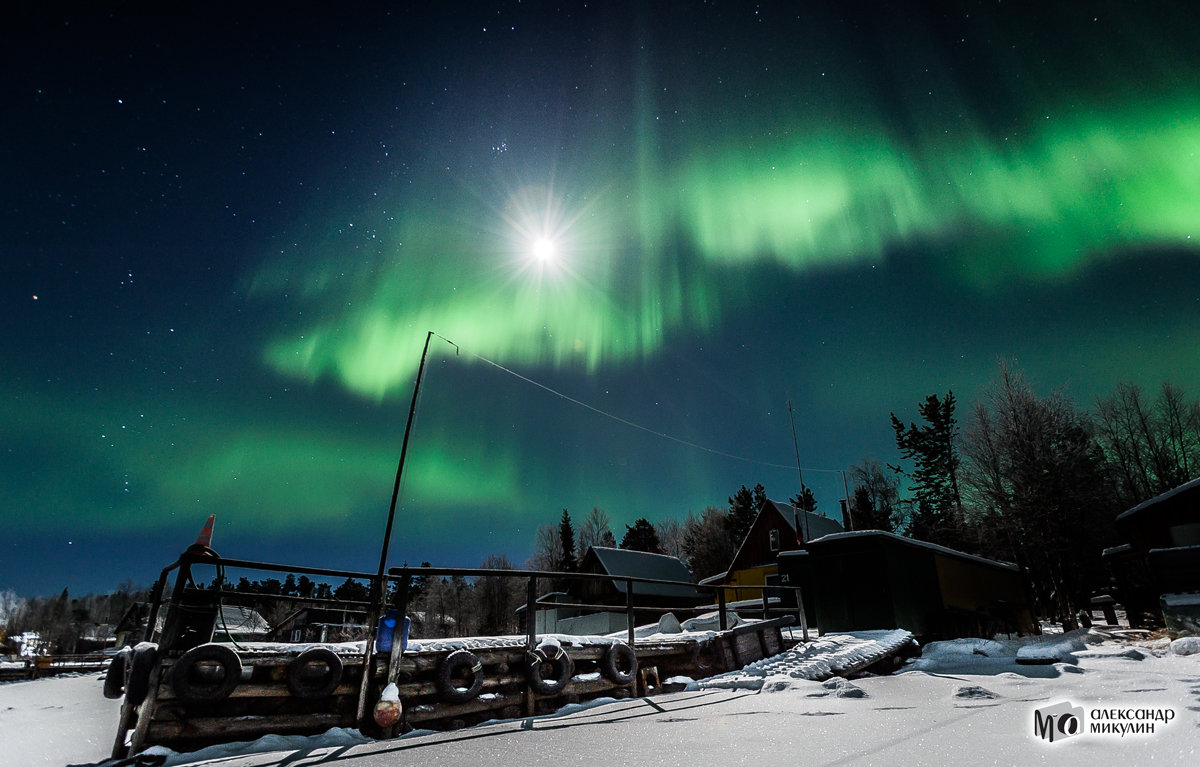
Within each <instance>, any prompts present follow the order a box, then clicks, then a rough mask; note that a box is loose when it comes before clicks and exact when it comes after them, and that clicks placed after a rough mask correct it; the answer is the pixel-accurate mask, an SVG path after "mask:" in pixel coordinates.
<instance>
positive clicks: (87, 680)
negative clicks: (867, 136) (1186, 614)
mask: <svg viewBox="0 0 1200 767" xmlns="http://www.w3.org/2000/svg"><path fill="white" fill-rule="evenodd" d="M902 640H903V637H902V636H901V635H900V634H899V633H898V632H870V633H865V632H864V633H861V634H856V635H853V636H847V637H846V638H845V639H838V638H836V637H832V636H830V637H822V638H820V639H819V640H817V641H818V642H824V643H826V647H825V649H826V650H830V651H833V652H835V653H837V652H841V653H842V655H843V657H844V659H846V660H849V661H852V660H854V659H861V658H864V657H869V655H870V654H871V653H872V652H875V651H876V650H875V649H873V646H874V647H883V646H885V645H887V644H888V643H889V642H895V641H902ZM1198 645H1200V640H1196V639H1194V638H1193V639H1190V640H1177V642H1176V643H1175V650H1177V651H1179V652H1189V651H1195V650H1197V649H1200V647H1198ZM923 650H924V651H923V655H922V657H921V658H919V659H916V660H915V661H914V662H912V663H911V664H910V665H909V666H907V667H906V670H905V671H904V672H902V673H899V674H896V675H893V676H887V677H865V678H859V679H852V680H843V679H840V678H832V679H826V681H824V682H822V681H816V680H819V679H821V678H825V677H826V671H825V670H823V669H821V668H820V662H825V663H828V661H827V660H826V661H820V662H816V663H814V661H815V658H814V652H813V649H812V648H811V647H809V648H802V649H798V650H797V651H795V652H792V653H788V654H785V655H783V656H777V657H776V658H774V659H768V660H766V661H763V662H760V663H759V664H755V665H754V666H753V667H751V668H748V669H746V670H744V671H742V672H734V673H733V674H728V675H723V676H722V677H717V678H714V679H712V680H702V681H700V682H698V683H696V684H694V685H691V686H690V687H689V689H688V690H687V691H685V692H682V693H677V694H674V695H666V696H660V697H655V698H653V699H644V700H622V701H609V702H605V703H601V704H599V705H589V706H574V707H568V708H567V709H564V710H563V711H561V712H559V713H557V714H554V715H551V716H547V717H540V718H536V719H516V720H511V721H506V722H495V723H491V724H486V725H482V726H480V727H475V728H472V729H468V730H461V731H458V732H451V733H428V732H424V733H422V732H417V733H412V734H410V735H408V736H406V737H404V738H400V739H397V740H392V741H384V742H374V741H367V740H365V739H363V738H361V737H360V736H358V735H357V733H353V732H348V731H344V730H338V731H331V732H330V733H328V734H327V735H324V736H319V737H315V738H283V737H275V736H272V737H269V738H263V739H261V740H260V741H257V742H255V743H253V744H242V745H237V746H218V747H214V748H213V749H207V750H205V751H201V752H196V753H194V754H173V755H169V758H168V760H167V764H168V765H209V766H211V767H217V765H220V767H284V766H285V765H286V767H300V765H316V764H335V763H338V764H340V763H345V764H347V765H354V767H384V765H387V767H394V766H395V765H403V764H421V765H422V767H436V766H437V765H476V764H489V765H493V764H494V765H505V764H513V765H517V764H519V765H522V766H524V765H531V766H532V765H555V767H558V766H559V765H563V764H584V765H591V764H596V765H625V764H631V765H641V764H656V765H657V764H662V765H667V766H668V767H670V766H672V765H679V766H680V767H684V766H685V765H686V766H687V767H694V765H696V764H700V763H714V764H753V765H789V767H790V766H791V765H796V764H819V765H840V764H846V765H850V764H853V765H859V764H867V765H870V764H879V765H910V764H943V765H951V764H953V765H958V764H965V765H977V764H1004V765H1008V764H1020V765H1024V764H1047V765H1073V764H1097V763H1107V762H1110V761H1113V760H1130V761H1132V760H1136V761H1137V762H1138V763H1139V764H1140V763H1154V764H1169V765H1174V764H1178V765H1191V764H1200V655H1196V654H1188V655H1182V654H1177V653H1176V652H1175V651H1173V650H1172V645H1171V643H1169V642H1167V641H1166V640H1155V641H1145V640H1138V639H1136V638H1133V636H1132V635H1129V634H1122V633H1120V632H1117V631H1113V630H1104V629H1093V630H1092V631H1090V632H1073V633H1071V634H1066V635H1061V634H1060V635H1050V636H1043V637H1034V638H1027V639H1021V640H1012V641H994V640H978V639H975V640H956V641H954V642H940V643H933V644H931V645H928V646H926V647H925V648H923ZM822 656H823V657H826V658H827V657H828V653H822ZM100 687H101V683H100V680H99V677H98V675H88V676H81V677H76V678H58V679H47V680H42V681H37V682H19V683H13V684H8V685H0V744H2V745H0V764H4V765H14V767H23V766H24V765H67V764H85V763H91V762H97V761H99V760H100V759H102V758H103V757H104V756H105V755H107V753H108V750H109V747H110V746H111V739H112V734H113V731H114V729H115V724H116V717H117V711H118V709H117V705H116V702H115V701H108V700H105V699H104V698H103V697H102V696H101V694H100ZM1064 702H1065V703H1068V704H1070V707H1074V708H1078V709H1080V710H1081V713H1082V716H1083V721H1082V722H1081V723H1080V724H1081V725H1082V727H1083V730H1082V732H1081V733H1080V734H1077V735H1069V734H1066V735H1064V734H1062V733H1059V734H1058V735H1057V737H1056V739H1055V741H1054V742H1050V741H1049V740H1048V739H1047V738H1045V737H1038V734H1037V732H1036V728H1035V720H1036V717H1035V711H1040V710H1044V709H1046V708H1049V707H1051V706H1055V705H1056V704H1060V703H1064ZM1093 723H1094V724H1099V725H1104V726H1105V727H1104V728H1102V729H1107V730H1108V732H1106V733H1103V734H1101V733H1097V732H1092V731H1090V728H1091V725H1092V724H1093ZM1114 724H1119V725H1136V726H1137V728H1138V729H1140V730H1144V731H1142V732H1139V733H1137V734H1129V733H1127V734H1125V735H1123V736H1122V735H1120V734H1118V733H1117V732H1116V730H1117V729H1127V728H1125V727H1113V726H1112V725H1114ZM1148 725H1153V727H1152V728H1151V727H1148ZM1067 729H1070V728H1067ZM1043 732H1045V730H1043Z"/></svg>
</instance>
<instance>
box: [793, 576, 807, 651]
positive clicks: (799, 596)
mask: <svg viewBox="0 0 1200 767" xmlns="http://www.w3.org/2000/svg"><path fill="white" fill-rule="evenodd" d="M796 604H797V605H799V606H800V631H801V632H802V634H803V636H804V641H805V642H807V641H808V616H807V615H805V613H804V591H803V590H801V589H796Z"/></svg>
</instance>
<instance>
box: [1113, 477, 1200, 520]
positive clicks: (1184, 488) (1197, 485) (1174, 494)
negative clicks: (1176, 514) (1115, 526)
mask: <svg viewBox="0 0 1200 767" xmlns="http://www.w3.org/2000/svg"><path fill="white" fill-rule="evenodd" d="M1193 491H1200V477H1196V478H1195V479H1193V480H1192V481H1191V482H1185V483H1183V484H1182V485H1180V486H1179V487H1176V488H1173V489H1171V490H1168V491H1167V492H1165V493H1162V494H1161V495H1156V496H1154V497H1153V498H1151V499H1150V500H1148V501H1143V502H1142V503H1139V504H1138V505H1137V506H1134V507H1133V508H1132V509H1129V510H1128V511H1124V512H1122V513H1120V514H1118V515H1117V520H1118V521H1120V520H1128V519H1129V518H1131V517H1133V516H1135V515H1137V514H1138V513H1139V512H1141V511H1144V510H1146V509H1148V508H1150V507H1152V506H1158V505H1160V504H1163V503H1166V502H1168V501H1177V500H1182V499H1181V498H1178V496H1182V495H1185V494H1189V493H1192V492H1193ZM1197 506H1200V499H1198V500H1197Z"/></svg>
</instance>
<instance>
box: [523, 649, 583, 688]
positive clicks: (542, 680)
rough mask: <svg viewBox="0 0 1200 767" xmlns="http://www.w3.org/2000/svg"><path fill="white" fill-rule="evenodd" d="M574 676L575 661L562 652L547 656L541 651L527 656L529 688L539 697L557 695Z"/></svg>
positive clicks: (535, 651)
mask: <svg viewBox="0 0 1200 767" xmlns="http://www.w3.org/2000/svg"><path fill="white" fill-rule="evenodd" d="M574 675H575V661H573V660H571V656H570V655H567V653H566V652H565V651H563V650H559V652H558V654H557V655H555V656H549V655H547V654H546V653H545V652H543V651H542V650H540V649H538V650H534V651H533V652H531V653H530V654H529V686H530V687H532V688H533V689H534V691H535V692H537V693H539V694H541V695H558V694H559V693H561V692H563V691H564V690H566V689H567V685H569V684H570V683H571V677H573V676H574Z"/></svg>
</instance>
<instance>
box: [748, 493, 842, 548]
mask: <svg viewBox="0 0 1200 767" xmlns="http://www.w3.org/2000/svg"><path fill="white" fill-rule="evenodd" d="M767 503H769V504H771V505H772V506H774V507H775V508H776V509H777V510H778V511H779V515H780V516H781V517H783V519H784V521H786V522H787V523H788V527H790V528H792V530H795V529H796V517H797V516H799V517H800V520H801V521H800V525H801V526H802V527H803V528H804V529H803V530H802V531H801V532H803V533H805V535H804V539H805V540H809V541H815V540H816V539H817V538H820V537H821V536H824V535H831V534H833V533H840V532H842V530H843V529H844V528H843V527H842V526H841V524H840V523H839V522H837V521H836V520H833V519H830V518H829V517H823V516H821V515H820V514H813V513H812V512H809V511H801V510H800V509H798V508H796V507H795V506H793V505H791V504H790V503H784V502H782V501H770V500H768V501H767Z"/></svg>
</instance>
